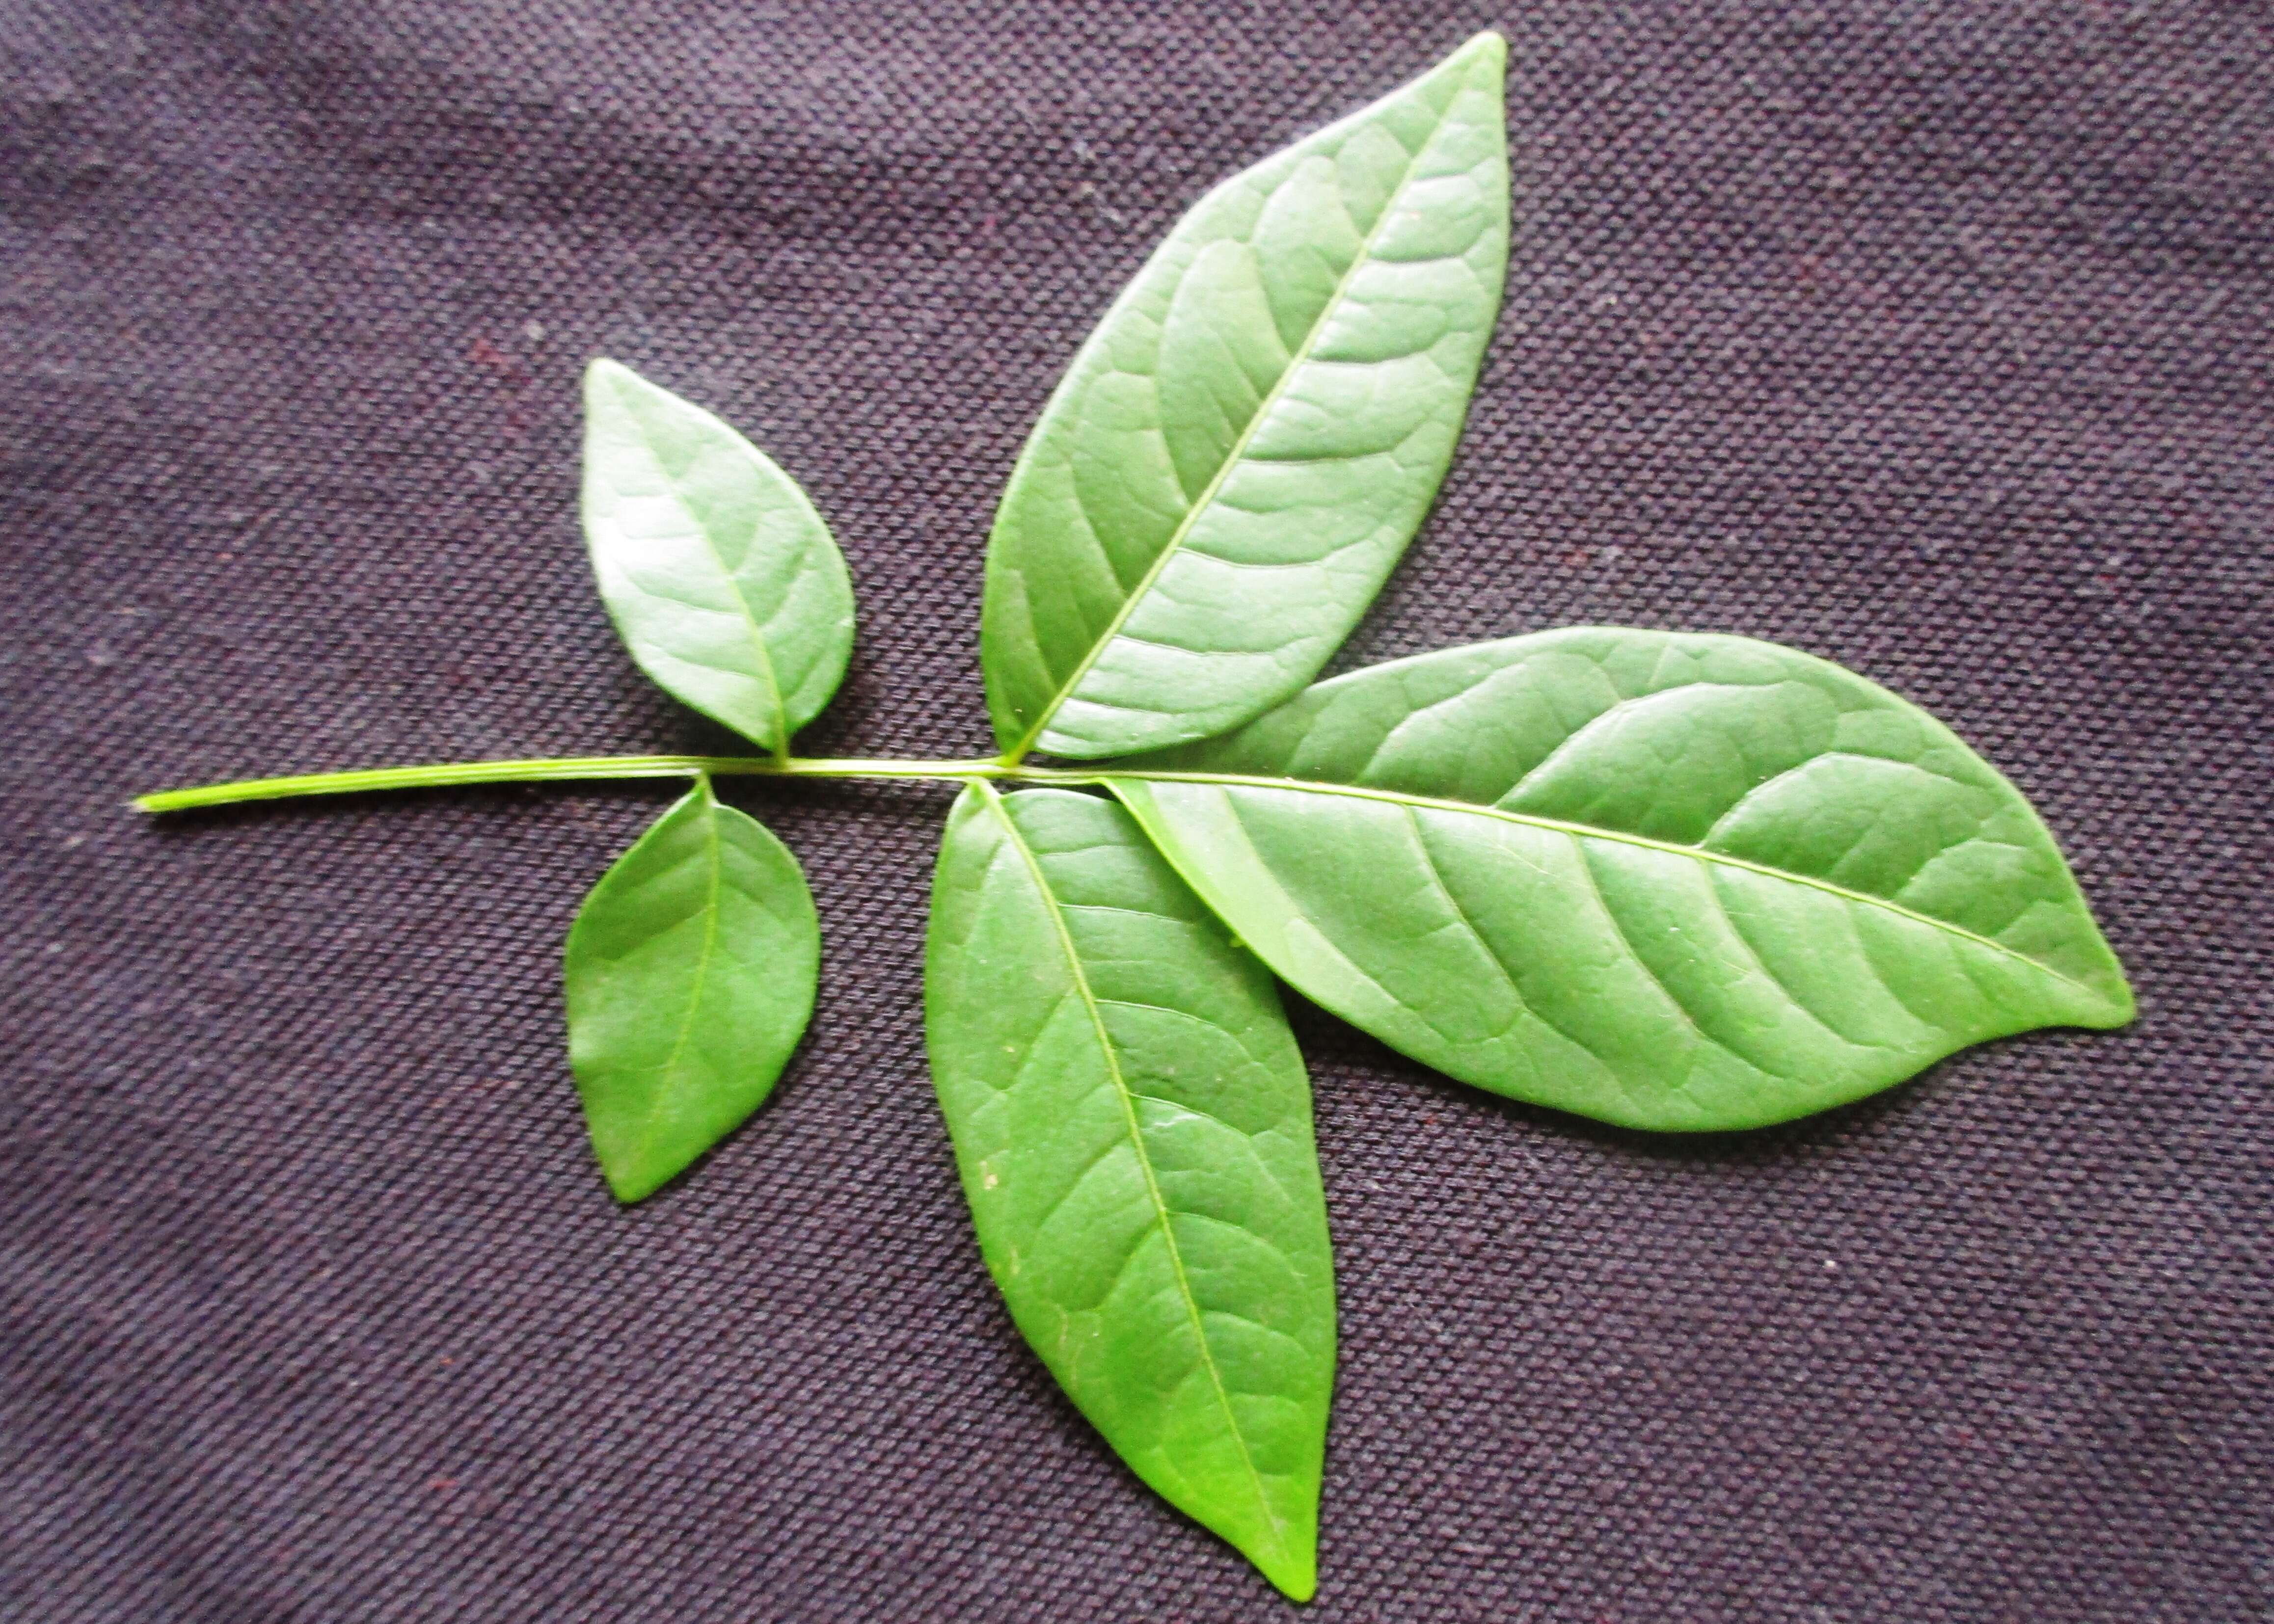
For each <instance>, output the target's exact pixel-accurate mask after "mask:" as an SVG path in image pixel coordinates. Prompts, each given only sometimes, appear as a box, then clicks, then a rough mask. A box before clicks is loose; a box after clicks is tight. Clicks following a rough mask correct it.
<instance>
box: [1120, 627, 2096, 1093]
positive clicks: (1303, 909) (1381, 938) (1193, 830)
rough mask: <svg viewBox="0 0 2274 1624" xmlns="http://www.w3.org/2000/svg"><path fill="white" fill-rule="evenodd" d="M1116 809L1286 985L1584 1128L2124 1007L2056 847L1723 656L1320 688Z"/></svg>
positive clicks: (1353, 680) (1425, 659)
mask: <svg viewBox="0 0 2274 1624" xmlns="http://www.w3.org/2000/svg"><path fill="white" fill-rule="evenodd" d="M1133 766H1134V767H1135V768H1137V769H1138V770H1141V771H1156V770H1158V771H1165V772H1171V773H1178V772H1182V773H1191V774H1194V775H1198V776H1196V777H1195V778H1192V779H1189V780H1178V779H1174V778H1171V779H1165V780H1160V781H1148V780H1128V781H1122V782H1117V784H1116V786H1115V787H1116V789H1117V791H1118V793H1120V794H1121V796H1122V797H1123V799H1124V800H1125V801H1126V803H1127V804H1128V805H1129V806H1130V808H1132V809H1133V811H1134V812H1135V813H1136V814H1137V816H1139V818H1140V819H1141V821H1142V822H1143V823H1144V824H1145V826H1146V828H1147V829H1148V831H1150V832H1151V833H1152V834H1153V835H1154V836H1155V838H1156V839H1157V840H1158V841H1159V842H1160V844H1161V846H1162V849H1163V851H1164V852H1165V853H1167V854H1168V855H1169V856H1170V857H1171V860H1172V861H1174V862H1175V863H1176V865H1177V867H1178V869H1179V870H1181V871H1182V872H1183V873H1184V875H1185V876H1186V877H1187V878H1188V879H1189V880H1190V881H1191V882H1192V883H1193V884H1194V885H1195V886H1196V887H1197V889H1198V890H1199V891H1201V894H1202V895H1203V896H1205V897H1206V898H1208V900H1209V903H1210V904H1211V905H1212V906H1214V907H1215V908H1216V911H1217V912H1218V913H1219V914H1221V915H1222V916H1223V917H1224V920H1225V921H1228V922H1229V923H1230V924H1231V927H1232V928H1233V929H1234V930H1235V931H1237V932H1238V933H1239V936H1240V937H1241V938H1242V939H1243V940H1244V941H1246V943H1247V944H1248V945H1249V946H1251V947H1252V948H1253V949H1254V951H1256V952H1257V953H1258V954H1260V955H1261V957H1262V958H1263V959H1264V960H1265V961H1266V962H1268V963H1269V965H1270V966H1271V967H1272V968H1273V969H1275V970H1276V971H1277V972H1278V973H1279V974H1281V975H1283V976H1284V977H1285V978H1286V979H1287V981H1289V982H1291V984H1293V985H1294V986H1295V987H1297V988H1299V989H1301V990H1302V991H1303V992H1304V993H1305V994H1306V995H1307V996H1310V997H1311V998H1313V999H1314V1000H1316V1001H1317V1002H1318V1003H1320V1004H1324V1005H1325V1006H1326V1007H1328V1008H1329V1009H1331V1010H1333V1011H1336V1012H1337V1013H1338V1014H1340V1015H1342V1016H1343V1017H1344V1019H1348V1020H1351V1021H1352V1022H1354V1023H1355V1024H1356V1025H1358V1026H1362V1027H1364V1028H1365V1029H1366V1030H1367V1031H1369V1032H1371V1033H1373V1034H1375V1035H1376V1036H1378V1037H1380V1038H1382V1040H1383V1041H1386V1042H1389V1043H1391V1044H1393V1045H1395V1046H1396V1047H1397V1048H1398V1049H1403V1050H1404V1052H1405V1053H1407V1054H1409V1055H1411V1056H1413V1057H1415V1058H1416V1059H1419V1060H1421V1061H1424V1062H1426V1063H1427V1064H1430V1065H1433V1066H1435V1067H1437V1068H1439V1069H1440V1070H1442V1071H1447V1072H1449V1073H1450V1074H1452V1075H1453V1076H1455V1077H1457V1078H1460V1079H1465V1080H1466V1081H1468V1082H1471V1083H1474V1084H1477V1085H1478V1086H1481V1087H1485V1088H1489V1089H1493V1090H1495V1091H1496V1092H1498V1093H1502V1094H1512V1095H1515V1096H1516V1097H1517V1098H1519V1099H1525V1100H1530V1101H1536V1102H1538V1103H1540V1104H1543V1105H1550V1106H1555V1107H1559V1108H1561V1109H1565V1110H1570V1111H1577V1112H1579V1113H1581V1114H1583V1115H1585V1116H1595V1117H1600V1118H1602V1119H1603V1120H1605V1121H1608V1122H1615V1123H1623V1124H1630V1125H1633V1126H1637V1127H1645V1128H1660V1129H1712V1128H1739V1127H1748V1126H1752V1125H1756V1124H1764V1123H1771V1122H1776V1121H1781V1120H1782V1119H1784V1118H1787V1117H1791V1116H1802V1115H1805V1114H1806V1113H1808V1112H1811V1111H1816V1110H1820V1109H1825V1108H1826V1107H1827V1106H1832V1105H1836V1104H1840V1103H1841V1102H1842V1101H1848V1100H1852V1099H1855V1098H1856V1097H1858V1096H1859V1095H1863V1094H1870V1093H1871V1092H1873V1091H1874V1090H1876V1089H1879V1088H1884V1087H1886V1086H1888V1085H1890V1084H1892V1083H1894V1082H1897V1081H1900V1080H1901V1079H1903V1078H1906V1077H1909V1075H1911V1074H1912V1073H1913V1072H1915V1071H1918V1070H1919V1069H1920V1068H1921V1067H1923V1066H1925V1065H1927V1064H1930V1063H1931V1062H1932V1061H1934V1060H1936V1059H1938V1058H1939V1057H1940V1056H1944V1055H1946V1054H1948V1053H1950V1052H1951V1051H1952V1050H1954V1049H1959V1048H1962V1047H1963V1046H1965V1045H1967V1044H1969V1043H1974V1042H1978V1041H1982V1040H1984V1039H1987V1038H1993V1037H1998V1036H2001V1035H2003V1034H2008V1033H2014V1032H2020V1031H2023V1030H2026V1029H2028V1028H2030V1027H2035V1026H2121V1025H2122V1024H2123V1023H2124V1022H2125V1021H2127V1020H2128V1019H2130V1018H2131V1014H2132V996H2131V993H2130V990H2129V989H2127V986H2126V984H2125V981H2124V976H2123V973H2122V971H2121V970H2120V968H2119V966H2118V965H2117V963H2116V960H2115V959H2114V957H2113V956H2112V954H2111V953H2110V951H2109V950H2108V947H2107V944H2105V942H2104V941H2103V940H2102V939H2101V936H2100V932H2099V930H2098V929H2097V928H2096V927H2095V925H2094V923H2093V920H2092V916H2091V914H2090V911H2089V910H2088V909H2087V907H2086V906H2085V902H2084V898H2083V897H2082V895H2081V894H2080V893H2079V891H2078V890H2077V887H2076V884H2075V882H2074V880H2073V879H2072V878H2071V876H2070V875H2069V871H2068V868H2067V864H2066V863H2064V862H2063V861H2062V859H2061V856H2060V853H2059V851H2058V849H2056V847H2055V846H2054V845H2053V841H2052V837H2051V836H2050V835H2049V834H2047V833H2046V831H2045V829H2044V825H2043V824H2042V823H2040V822H2039V821H2038V820H2037V816H2036V814H2035V813H2033V812H2032V811H2031V810H2030V808H2029V805H2028V803H2027V802H2026V801H2024V800H2023V799H2022V796H2021V794H2020V793H2019V792H2017V791H2016V790H2015V789H2014V787H2013V786H2011V785H2010V784H2008V783H2007V782H2006V780H2005V779H2003V778H2000V777H1999V775H1998V774H1997V773H1996V772H1995V771H1992V769H1991V768H1990V767H1989V766H1988V765H1986V764H1985V763H1984V762H1983V761H1982V760H1981V759H1980V758H1979V757H1977V756H1976V755H1975V754H1974V753H1973V752H1972V751H1971V750H1969V749H1968V748H1966V746H1965V745H1963V744H1962V743H1961V742H1960V741H1959V740H1958V739H1957V738H1956V737H1955V736H1954V735H1953V734H1952V733H1950V731H1949V730H1948V729H1947V728H1945V727H1944V726H1941V725H1940V724H1939V723H1938V722H1936V721H1935V720H1933V719H1932V718H1930V717H1928V716H1927V715H1926V714H1925V713H1924V712H1923V711H1919V710H1917V709H1916V708H1915V707H1913V706H1911V705H1909V704H1908V703H1905V702H1903V701H1902V700H1900V699H1898V698H1896V697H1895V696H1894V695H1892V694H1889V693H1887V692H1886V690H1885V689H1882V688H1878V687H1875V686H1874V685H1873V684H1871V683H1870V682H1867V681H1864V680H1863V679H1861V678H1859V677H1856V676H1854V675H1852V674H1851V673H1848V672H1845V671H1842V670H1841V669H1840V668H1839V667H1837V666H1834V665H1828V664H1826V663H1825V662H1824V661H1822V660H1818V659H1815V658H1811V657H1809V656H1807V655H1803V654H1800V653H1796V652H1795V651H1794V650H1789V649H1783V648H1779V647H1776V646H1775V645H1773V644H1770V643H1755V642H1751V641H1749V640H1747V639H1743V638H1738V637H1721V636H1682V635H1672V634H1668V633H1662V632H1651V631H1630V630H1619V629H1600V628H1582V629H1577V630H1571V631H1561V632H1551V633H1547V634H1544V635H1539V636H1532V637H1518V638H1514V639H1511V640H1509V641H1507V642H1503V643H1486V644H1481V645H1478V646H1475V647H1471V648H1463V649H1452V650H1445V651H1444V652H1442V653H1437V654H1429V655H1424V656H1422V657H1420V658H1415V659H1408V660H1401V661H1398V662H1396V663H1395V664H1392V665H1382V666H1377V667H1374V669H1371V670H1367V671H1361V672H1358V673H1353V674H1352V675H1349V676H1345V677H1341V678H1338V679H1337V680H1333V681H1330V682H1325V683H1321V684H1320V685H1318V686H1317V687H1316V688H1313V689H1311V690H1310V691H1309V692H1308V693H1306V694H1305V695H1302V696H1301V697H1300V698H1299V699H1297V700H1296V701H1294V702H1293V703H1290V704H1287V705H1285V706H1284V707H1282V708H1281V709H1279V710H1278V711H1274V712H1272V713H1271V714H1269V715H1268V716H1265V717H1262V718H1259V719H1258V720H1256V721H1255V722H1254V723H1252V724H1250V725H1249V726H1246V728H1243V729H1242V730H1240V731H1239V732H1238V733H1234V734H1231V736H1229V737H1226V738H1224V739H1219V740H1213V741H1209V742H1207V743H1205V744H1201V745H1196V746H1193V747H1189V748H1185V749H1182V750H1178V751H1175V752H1171V753H1169V754H1167V755H1165V756H1160V757H1157V758H1148V760H1146V761H1144V762H1142V763H1133Z"/></svg>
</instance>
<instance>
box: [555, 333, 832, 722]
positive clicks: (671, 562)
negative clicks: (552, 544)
mask: <svg viewBox="0 0 2274 1624" xmlns="http://www.w3.org/2000/svg"><path fill="white" fill-rule="evenodd" d="M584 409H585V423H584V536H585V540H586V542H587V544H588V545H590V547H591V555H592V571H593V574H594V575H595V576H596V577H597V578H598V580H599V588H600V597H601V598H602V599H603V600H604V601H605V602H606V604H607V606H608V613H609V614H610V615H611V616H612V617H614V620H615V623H616V629H617V631H618V632H619V633H620V634H621V635H622V637H623V640H624V643H625V646H626V647H628V648H629V650H631V655H632V658H633V659H634V660H636V662H638V665H639V667H640V669H641V670H642V671H644V672H645V673H647V674H648V675H649V676H651V677H652V678H653V679H654V680H656V682H657V683H658V684H659V686H661V687H662V688H664V689H665V691H666V692H667V693H669V694H670V695H672V696H673V697H674V698H675V699H677V700H679V701H680V702H681V703H684V704H688V705H691V706H693V707H694V708H695V709H696V710H697V711H702V712H703V713H704V715H705V716H708V717H710V718H712V720H714V721H719V722H723V723H725V724H726V725H727V726H729V727H731V728H733V729H734V731H735V732H736V733H741V734H742V736H743V737H745V738H747V739H750V740H753V741H756V742H757V743H758V744H759V745H761V746H763V747H764V748H766V749H767V750H770V751H772V753H773V754H775V755H777V756H779V755H782V754H784V753H785V752H787V749H788V748H789V738H790V735H791V734H792V733H795V732H796V731H797V730H798V729H799V728H801V727H802V726H805V724H806V723H808V722H809V721H811V720H812V719H813V718H815V717H816V716H817V715H818V714H820V711H821V709H822V707H823V706H824V705H826V704H827V703H829V699H830V695H832V694H834V693H835V692H836V691H837V685H838V683H839V682H840V681H841V680H843V679H844V675H845V665H846V661H847V659H848V658H851V655H852V651H853V586H852V582H851V580H850V578H849V577H848V576H847V574H846V569H845V559H844V555H843V554H842V553H839V552H838V550H837V543H836V542H835V541H834V540H833V539H832V538H831V536H830V534H829V528H828V526H826V525H825V524H824V523H822V522H821V515H819V514H817V513H816V512H815V511H814V510H813V504H812V503H811V502H809V501H808V500H806V499H805V493H804V492H802V491H801V490H799V489H798V487H797V485H796V482H795V481H794V480H793V479H791V478H790V477H789V476H788V475H787V474H785V473H784V472H782V470H780V469H779V468H777V467H775V466H774V465H773V463H772V462H769V461H768V460H767V459H766V458H765V457H764V455H761V454H760V453H759V451H758V449H757V447H755V446H753V445H751V444H750V442H749V441H748V440H744V439H743V438H742V436H741V435H740V434H738V433H736V432H734V430H733V429H731V428H729V427H728V426H727V425H726V424H724V423H722V422H721V421H719V419H718V418H717V417H712V415H711V414H710V413H709V412H707V411H704V410H703V409H702V408H700V407H699V406H696V405H693V404H691V403H689V402H686V401H683V400H681V399H680V398H679V397H678V396H677V395H674V394H672V393H671V392H670V391H669V390H667V389H663V388H659V387H657V386H656V385H654V384H651V383H650V382H648V381H647V380H645V379H644V378H642V377H641V376H639V374H638V373H636V372H633V371H632V370H631V369H630V368H629V367H627V366H621V365H618V364H616V363H615V362H614V361H606V360H600V361H595V362H593V363H592V365H591V367H590V368H589V369H588V370H587V372H586V373H585V377H584Z"/></svg>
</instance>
